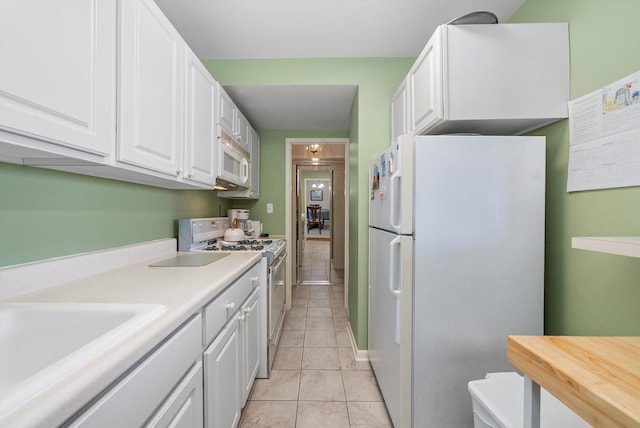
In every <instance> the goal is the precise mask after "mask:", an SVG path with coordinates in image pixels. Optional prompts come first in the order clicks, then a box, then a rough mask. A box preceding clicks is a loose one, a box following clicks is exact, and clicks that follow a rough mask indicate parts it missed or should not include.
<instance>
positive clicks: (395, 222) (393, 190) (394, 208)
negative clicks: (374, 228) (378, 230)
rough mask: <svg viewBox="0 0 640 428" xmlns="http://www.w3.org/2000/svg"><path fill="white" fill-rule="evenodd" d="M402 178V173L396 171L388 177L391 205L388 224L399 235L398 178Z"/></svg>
mask: <svg viewBox="0 0 640 428" xmlns="http://www.w3.org/2000/svg"><path fill="white" fill-rule="evenodd" d="M401 177H402V171H401V170H399V169H398V170H396V172H394V173H393V174H391V177H389V204H391V212H390V213H389V214H390V216H389V217H390V218H389V222H390V223H391V227H392V228H393V230H394V231H395V232H396V233H400V213H399V211H400V201H399V198H400V196H399V195H400V178H401Z"/></svg>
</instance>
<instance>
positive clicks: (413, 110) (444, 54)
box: [408, 23, 569, 135]
mask: <svg viewBox="0 0 640 428" xmlns="http://www.w3.org/2000/svg"><path fill="white" fill-rule="evenodd" d="M408 78H409V82H408V86H409V93H410V107H409V110H410V118H411V120H410V131H411V132H413V133H414V134H450V133H465V132H470V133H479V134H488V135H491V134H497V135H519V134H523V133H525V132H527V131H530V130H533V129H536V128H539V127H541V126H544V125H546V124H549V123H552V122H555V121H557V120H560V119H562V118H566V117H567V102H568V100H569V31H568V25H567V24H565V23H552V24H546V23H543V24H495V25H441V26H439V27H438V28H437V29H436V31H435V33H434V34H433V36H432V38H431V39H430V40H429V42H428V43H427V45H426V46H425V48H424V50H423V51H422V52H421V53H420V55H419V56H418V58H417V59H416V62H415V63H414V65H413V66H412V67H411V69H410V71H409V75H408Z"/></svg>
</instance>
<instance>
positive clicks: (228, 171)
mask: <svg viewBox="0 0 640 428" xmlns="http://www.w3.org/2000/svg"><path fill="white" fill-rule="evenodd" d="M219 130H220V131H219V137H218V148H219V150H218V177H219V178H221V179H222V180H224V181H226V182H227V183H232V184H235V185H237V186H239V187H244V188H247V189H248V188H249V187H250V186H251V181H250V177H249V170H250V168H249V163H250V161H251V157H250V155H249V152H248V151H246V150H245V149H244V148H243V147H242V146H241V145H240V143H238V142H237V141H236V140H234V139H233V138H232V137H231V136H230V135H229V134H228V133H227V132H226V131H225V130H224V129H222V128H219Z"/></svg>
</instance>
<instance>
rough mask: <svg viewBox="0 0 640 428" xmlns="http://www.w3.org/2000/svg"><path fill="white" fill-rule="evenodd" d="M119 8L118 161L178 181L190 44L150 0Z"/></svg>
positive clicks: (140, 0) (141, 0)
mask: <svg viewBox="0 0 640 428" xmlns="http://www.w3.org/2000/svg"><path fill="white" fill-rule="evenodd" d="M119 5H120V45H119V46H120V66H121V71H120V77H121V79H120V91H119V97H120V112H119V117H118V119H119V125H120V126H119V135H118V160H119V161H121V162H125V163H130V164H133V165H137V166H141V167H144V168H148V169H153V170H156V171H159V172H163V173H166V174H170V175H173V176H177V175H178V174H179V173H180V169H181V168H180V167H181V164H180V155H181V150H182V145H183V138H184V135H183V132H182V113H183V87H184V80H183V73H184V47H185V46H186V44H185V42H184V41H183V40H182V38H181V37H180V35H179V34H178V32H177V31H176V30H175V29H174V28H173V26H172V25H171V23H170V22H169V21H168V20H167V18H166V17H165V16H164V15H163V14H162V12H161V11H160V9H159V8H158V6H157V5H156V4H155V3H154V2H153V1H152V0H135V1H134V0H130V1H122V2H120V3H119Z"/></svg>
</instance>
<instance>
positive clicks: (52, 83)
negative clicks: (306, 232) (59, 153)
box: [0, 0, 116, 154]
mask: <svg viewBox="0 0 640 428" xmlns="http://www.w3.org/2000/svg"><path fill="white" fill-rule="evenodd" d="M115 40H116V2H115V0H85V1H83V0H73V1H69V0H55V1H54V0H50V1H24V0H6V1H2V2H1V3H0V64H1V66H0V129H3V130H6V131H9V132H12V133H16V134H22V135H27V136H31V137H34V138H37V139H41V140H45V141H50V142H53V143H56V144H59V145H63V146H67V147H72V148H76V149H80V150H83V151H87V152H91V153H96V154H108V153H109V152H110V150H111V148H112V143H113V142H114V141H115V129H116V113H115V112H116V56H115Z"/></svg>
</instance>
